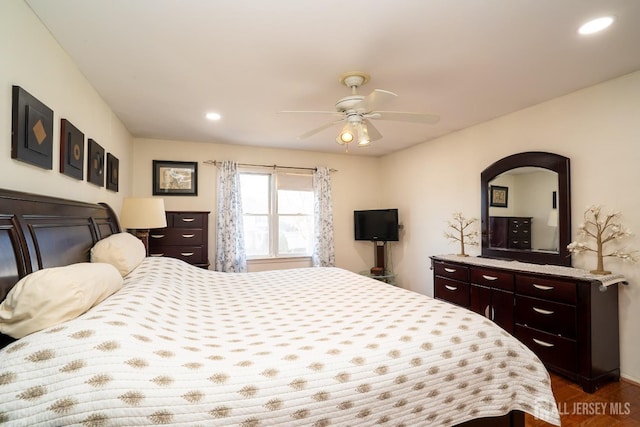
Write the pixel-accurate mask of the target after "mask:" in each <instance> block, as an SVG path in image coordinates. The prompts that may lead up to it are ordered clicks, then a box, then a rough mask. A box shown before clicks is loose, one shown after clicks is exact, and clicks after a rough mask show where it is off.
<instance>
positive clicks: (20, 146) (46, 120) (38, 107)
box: [11, 86, 53, 169]
mask: <svg viewBox="0 0 640 427" xmlns="http://www.w3.org/2000/svg"><path fill="white" fill-rule="evenodd" d="M11 158H12V159H17V160H20V161H22V162H25V163H30V164H32V165H35V166H39V167H41V168H43V169H53V110H51V109H50V108H49V107H47V106H46V105H44V104H43V103H42V102H40V101H38V100H37V99H36V98H35V97H33V96H32V95H31V94H30V93H29V92H27V91H26V90H24V89H22V88H21V87H20V86H13V103H12V119H11Z"/></svg>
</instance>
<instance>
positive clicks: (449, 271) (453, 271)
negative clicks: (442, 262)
mask: <svg viewBox="0 0 640 427" xmlns="http://www.w3.org/2000/svg"><path fill="white" fill-rule="evenodd" d="M444 271H446V272H447V273H455V272H456V271H458V270H456V269H455V268H447V267H445V268H444Z"/></svg>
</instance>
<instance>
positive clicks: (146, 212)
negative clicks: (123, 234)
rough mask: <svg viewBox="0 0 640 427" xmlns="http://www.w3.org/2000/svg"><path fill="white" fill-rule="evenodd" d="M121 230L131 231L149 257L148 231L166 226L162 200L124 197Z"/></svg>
mask: <svg viewBox="0 0 640 427" xmlns="http://www.w3.org/2000/svg"><path fill="white" fill-rule="evenodd" d="M120 225H121V226H122V228H126V229H129V230H133V232H134V233H133V234H134V235H135V236H136V237H137V238H138V239H140V240H142V243H143V244H144V250H145V252H146V254H147V255H149V229H150V228H162V227H166V226H167V217H166V215H165V212H164V200H163V199H160V198H154V197H125V199H124V200H123V201H122V212H121V214H120Z"/></svg>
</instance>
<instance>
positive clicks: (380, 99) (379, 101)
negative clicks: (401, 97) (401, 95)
mask: <svg viewBox="0 0 640 427" xmlns="http://www.w3.org/2000/svg"><path fill="white" fill-rule="evenodd" d="M396 96H398V95H396V94H395V93H393V92H389V91H388V90H382V89H375V90H374V91H373V92H371V93H370V94H369V95H367V96H366V97H365V98H364V99H363V100H362V101H360V102H359V103H358V104H356V106H355V107H354V109H356V110H359V109H362V110H363V111H364V112H366V113H368V112H370V111H373V110H375V109H376V108H377V107H379V106H381V105H383V104H385V103H387V102H389V101H390V100H391V99H393V98H395V97H396Z"/></svg>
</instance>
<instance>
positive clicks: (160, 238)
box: [149, 228, 204, 248]
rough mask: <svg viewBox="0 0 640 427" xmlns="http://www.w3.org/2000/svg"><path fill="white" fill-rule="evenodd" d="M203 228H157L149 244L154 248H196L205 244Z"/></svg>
mask: <svg viewBox="0 0 640 427" xmlns="http://www.w3.org/2000/svg"><path fill="white" fill-rule="evenodd" d="M203 241H204V240H203V230H202V229H201V228H157V229H154V230H151V232H150V233H149V244H150V245H151V247H152V248H155V247H156V246H158V245H163V246H164V245H187V246H196V245H202V243H203Z"/></svg>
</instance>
